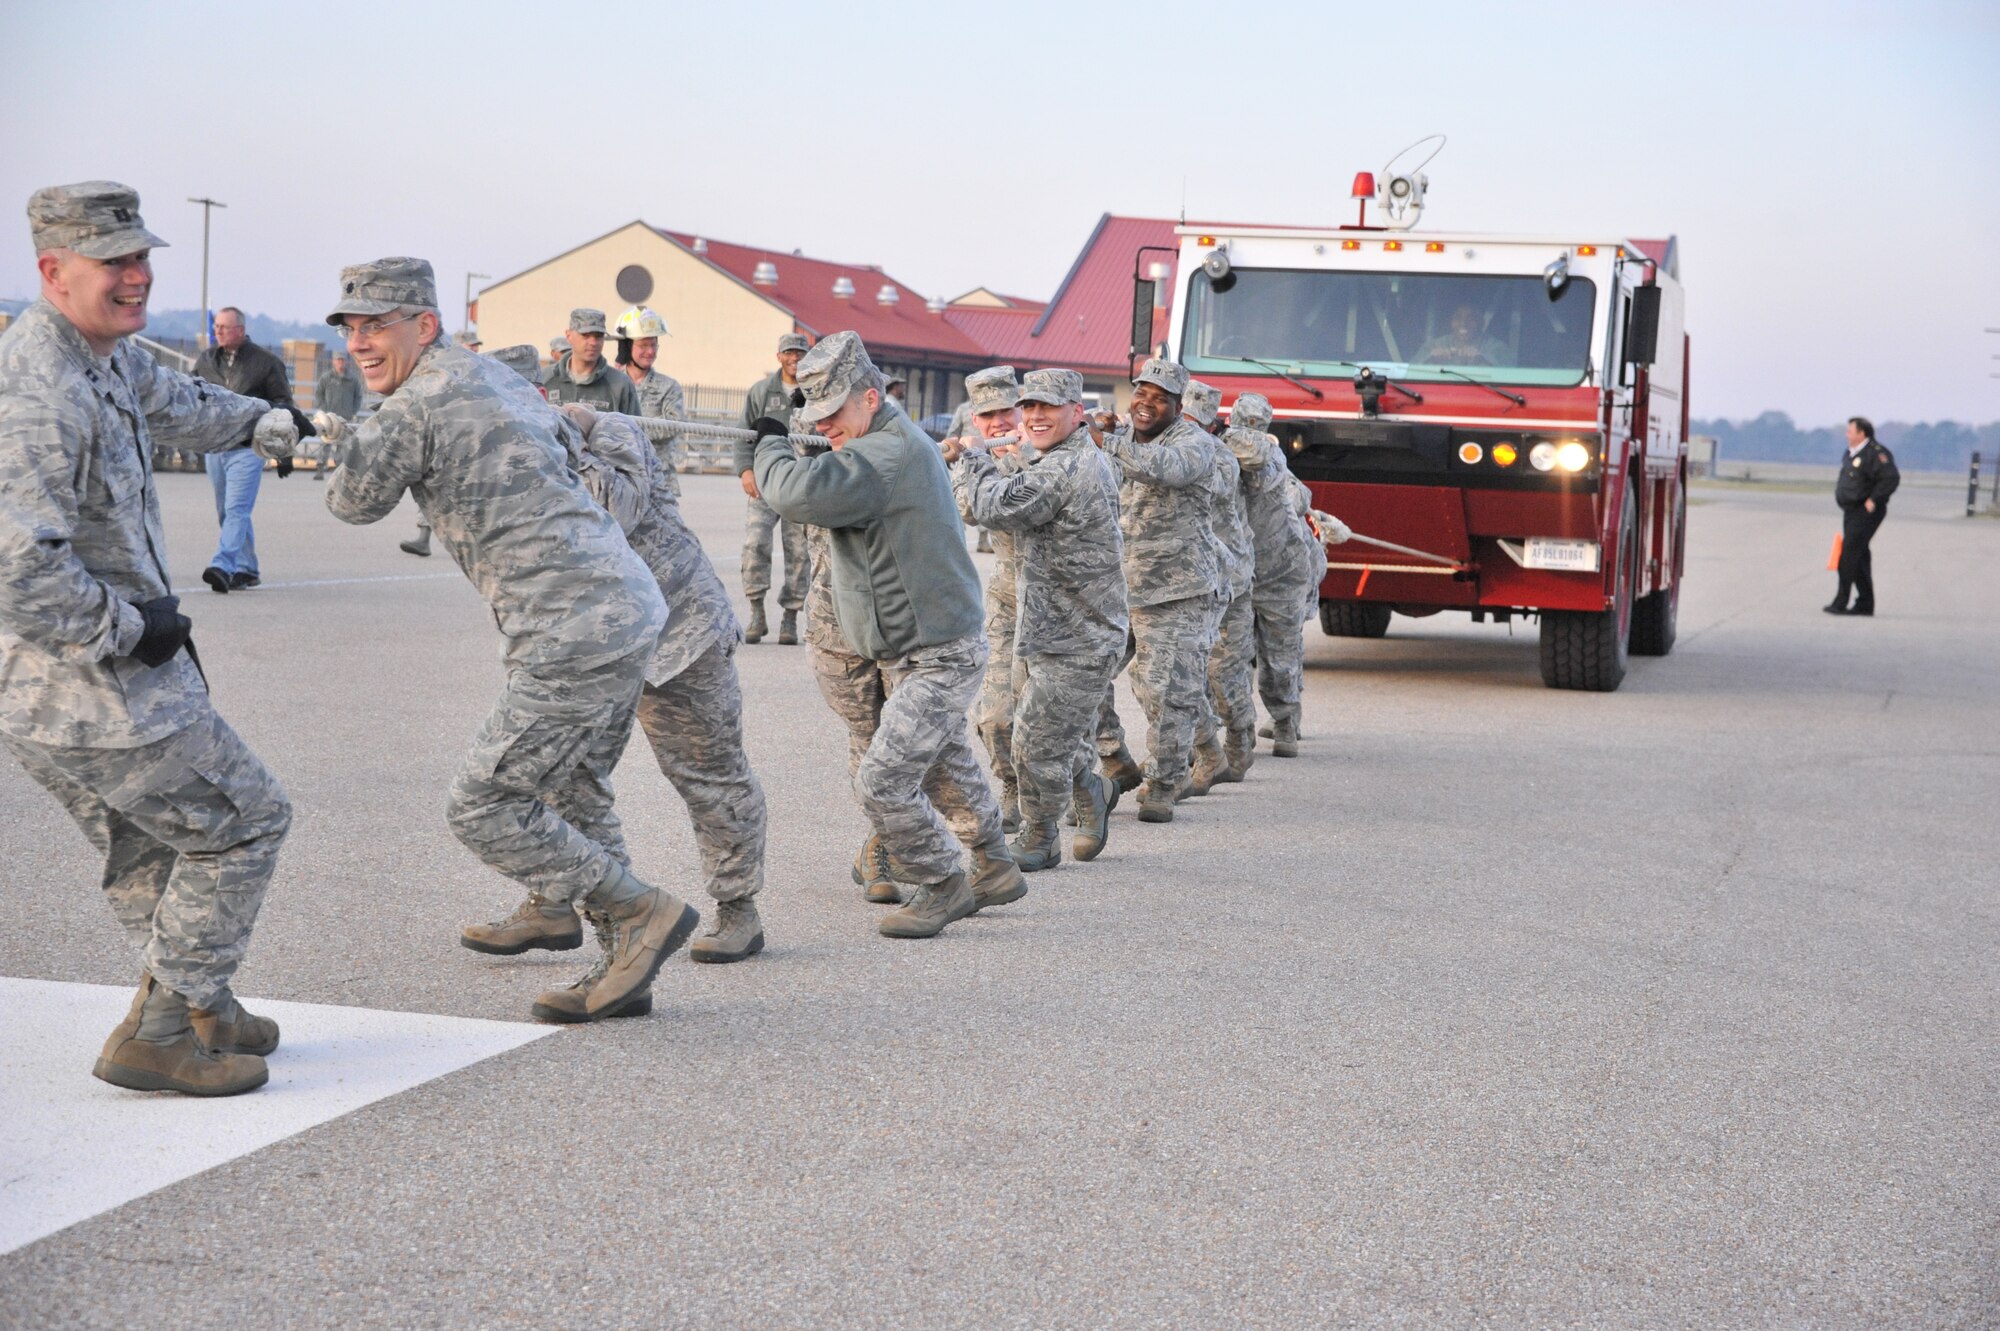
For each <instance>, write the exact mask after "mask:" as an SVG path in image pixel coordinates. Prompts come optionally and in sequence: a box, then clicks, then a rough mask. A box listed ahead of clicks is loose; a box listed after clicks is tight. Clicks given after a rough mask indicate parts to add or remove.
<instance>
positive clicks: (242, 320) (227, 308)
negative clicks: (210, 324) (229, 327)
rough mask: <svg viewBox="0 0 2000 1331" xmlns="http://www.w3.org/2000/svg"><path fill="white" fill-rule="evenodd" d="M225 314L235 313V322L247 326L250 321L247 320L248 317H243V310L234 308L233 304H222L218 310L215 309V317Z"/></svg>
mask: <svg viewBox="0 0 2000 1331" xmlns="http://www.w3.org/2000/svg"><path fill="white" fill-rule="evenodd" d="M225 314H233V315H235V316H236V322H237V323H240V324H244V325H246V326H247V325H248V324H249V322H250V321H249V320H248V319H246V318H245V317H244V316H243V311H241V310H239V309H237V308H236V307H235V306H234V305H225V306H223V307H222V308H221V309H219V310H217V311H216V312H215V317H216V318H218V319H220V318H221V317H222V316H223V315H225Z"/></svg>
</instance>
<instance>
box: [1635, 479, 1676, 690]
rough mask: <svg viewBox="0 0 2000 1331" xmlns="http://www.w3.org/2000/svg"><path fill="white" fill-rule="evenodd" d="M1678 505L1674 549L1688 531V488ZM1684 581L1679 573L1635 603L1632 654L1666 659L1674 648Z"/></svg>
mask: <svg viewBox="0 0 2000 1331" xmlns="http://www.w3.org/2000/svg"><path fill="white" fill-rule="evenodd" d="M1675 498H1676V502H1675V504H1674V549H1675V550H1679V549H1681V540H1682V537H1683V535H1684V533H1685V532H1686V529H1687V489H1686V487H1685V486H1684V485H1683V486H1682V487H1680V491H1679V493H1678V494H1677V495H1676V497H1675ZM1680 608H1681V580H1680V577H1679V575H1678V572H1676V575H1675V577H1674V581H1673V585H1672V586H1668V587H1662V588H1660V590H1658V591H1656V592H1653V593H1651V594H1649V595H1646V596H1642V597H1640V598H1639V599H1638V600H1637V601H1635V602H1633V603H1632V655H1634V656H1665V655H1666V654H1667V653H1668V652H1671V651H1672V650H1673V649H1674V624H1675V621H1676V620H1678V619H1679V618H1680Z"/></svg>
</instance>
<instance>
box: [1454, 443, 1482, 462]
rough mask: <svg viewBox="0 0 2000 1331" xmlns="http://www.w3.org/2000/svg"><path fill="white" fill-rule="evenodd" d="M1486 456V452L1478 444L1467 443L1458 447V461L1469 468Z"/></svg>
mask: <svg viewBox="0 0 2000 1331" xmlns="http://www.w3.org/2000/svg"><path fill="white" fill-rule="evenodd" d="M1484 456H1486V450H1485V449H1483V448H1481V447H1480V446H1479V445H1478V444H1471V443H1466V444H1460V445H1459V446H1458V460H1459V461H1460V462H1463V463H1464V464H1465V465H1466V466H1468V467H1470V466H1471V465H1472V464H1473V463H1475V462H1477V461H1479V459H1480V458H1482V457H1484Z"/></svg>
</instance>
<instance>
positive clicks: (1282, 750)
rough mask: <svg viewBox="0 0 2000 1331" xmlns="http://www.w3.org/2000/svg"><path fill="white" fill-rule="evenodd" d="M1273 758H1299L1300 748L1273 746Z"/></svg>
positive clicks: (1289, 745)
mask: <svg viewBox="0 0 2000 1331" xmlns="http://www.w3.org/2000/svg"><path fill="white" fill-rule="evenodd" d="M1271 756H1272V757H1273V758H1296V757H1298V756H1299V746H1298V745H1296V744H1283V743H1280V744H1273V745H1272V746H1271Z"/></svg>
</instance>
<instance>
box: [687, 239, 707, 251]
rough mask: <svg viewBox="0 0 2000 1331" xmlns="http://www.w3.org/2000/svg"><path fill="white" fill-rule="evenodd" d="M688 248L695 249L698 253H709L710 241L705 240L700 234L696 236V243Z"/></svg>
mask: <svg viewBox="0 0 2000 1331" xmlns="http://www.w3.org/2000/svg"><path fill="white" fill-rule="evenodd" d="M688 248H689V249H691V250H693V251H694V252H695V253H696V254H706V253H708V242H707V241H705V240H703V239H702V238H701V237H700V236H696V237H695V238H694V244H692V245H690V246H688Z"/></svg>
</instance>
